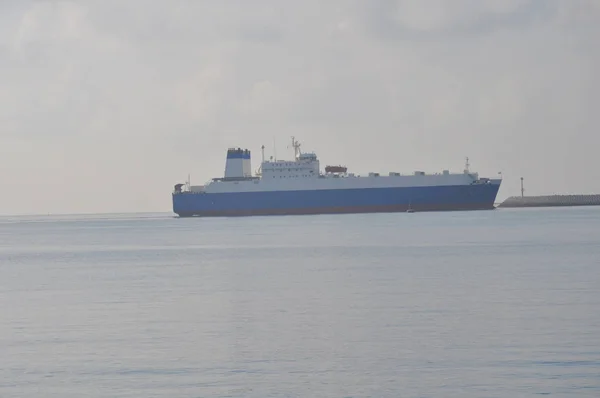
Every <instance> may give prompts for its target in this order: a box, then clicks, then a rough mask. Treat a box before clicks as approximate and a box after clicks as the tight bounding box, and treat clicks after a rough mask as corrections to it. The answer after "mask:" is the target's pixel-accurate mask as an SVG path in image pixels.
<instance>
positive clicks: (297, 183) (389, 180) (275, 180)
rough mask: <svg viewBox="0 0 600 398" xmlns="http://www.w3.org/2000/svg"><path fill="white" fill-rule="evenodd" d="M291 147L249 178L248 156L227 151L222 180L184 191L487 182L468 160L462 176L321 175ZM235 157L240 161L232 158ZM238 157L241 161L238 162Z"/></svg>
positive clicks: (309, 157)
mask: <svg viewBox="0 0 600 398" xmlns="http://www.w3.org/2000/svg"><path fill="white" fill-rule="evenodd" d="M292 145H293V147H294V160H264V154H263V161H262V163H261V167H260V169H259V170H260V171H259V172H257V175H256V176H251V172H250V170H251V168H250V167H251V164H250V162H251V159H250V152H249V151H248V150H241V149H236V150H234V149H230V150H229V152H228V159H227V163H226V172H225V178H214V179H213V180H212V181H210V182H208V183H207V184H206V185H203V186H191V187H188V190H189V191H191V192H197V193H202V192H205V193H232V192H267V191H294V190H298V191H304V190H328V189H367V188H402V187H425V186H448V185H469V184H474V183H485V182H487V181H489V180H488V179H485V178H482V179H480V178H479V175H478V173H474V172H473V173H472V172H470V171H469V165H468V160H467V165H466V167H465V170H464V171H463V172H462V173H450V172H449V171H448V170H444V171H442V172H441V173H436V174H426V173H424V172H422V171H415V172H414V173H412V174H401V173H397V172H390V173H389V174H388V175H380V174H379V173H369V174H368V175H367V176H358V175H354V174H353V173H346V172H345V170H346V169H345V168H343V170H344V172H341V173H322V172H321V171H320V162H319V159H318V158H317V155H316V154H315V153H302V152H301V151H300V144H299V143H298V142H297V141H295V140H294V138H293V137H292ZM263 150H264V147H263ZM232 151H233V152H232ZM240 153H242V155H239V154H240ZM230 156H231V157H234V158H233V159H232V158H230ZM236 156H237V157H240V158H239V159H238V158H235V157H236ZM242 156H243V157H245V158H241V157H242ZM240 174H241V175H240Z"/></svg>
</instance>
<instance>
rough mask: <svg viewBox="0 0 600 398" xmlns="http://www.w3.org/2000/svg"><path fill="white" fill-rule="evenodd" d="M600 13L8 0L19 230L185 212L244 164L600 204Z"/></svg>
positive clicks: (1, 62)
mask: <svg viewBox="0 0 600 398" xmlns="http://www.w3.org/2000/svg"><path fill="white" fill-rule="evenodd" d="M598 70H600V1H598V0H489V1H486V0H364V1H355V0H345V1H344V0H327V1H323V0H318V1H317V0H302V1H282V0H273V1H269V0H252V1H248V0H214V1H201V0H187V1H186V0H169V1H165V0H156V1H153V0H139V1H138V0H125V1H124V0H115V1H107V0H98V1H92V0H88V1H81V0H80V1H51V0H39V1H26V0H18V1H17V0H15V1H11V0H2V1H0V143H1V146H0V148H1V149H0V166H1V170H0V214H22V213H48V212H50V213H78V212H121V211H123V212H125V211H170V210H171V196H170V195H171V191H172V189H173V185H174V184H175V183H177V182H184V180H185V179H186V178H187V175H188V173H190V174H191V178H192V183H193V184H201V183H203V182H205V181H206V180H208V179H209V178H211V177H217V176H221V175H222V174H223V169H224V165H225V152H226V149H227V147H229V146H241V147H247V148H249V149H251V150H252V151H253V169H256V168H257V167H258V165H259V162H260V146H261V145H262V144H265V145H266V146H267V149H268V150H267V155H271V154H272V147H273V139H274V138H275V139H276V143H277V155H278V157H291V156H292V150H291V149H289V148H288V145H289V140H290V138H289V137H290V136H292V135H294V136H296V138H297V139H299V140H300V141H301V142H302V143H303V148H304V149H305V150H314V151H316V152H317V154H318V155H319V157H320V158H321V161H322V167H324V166H325V164H340V163H341V164H345V165H346V166H348V167H349V169H350V171H354V172H358V173H367V172H369V171H379V172H382V173H387V172H388V171H400V172H412V171H414V170H425V171H428V172H438V171H441V170H442V169H444V168H449V169H451V170H453V171H460V170H461V169H462V168H463V165H464V158H465V156H469V158H470V161H471V167H472V169H473V170H476V171H479V172H480V174H482V175H490V176H496V175H497V172H498V171H502V172H503V175H504V182H503V186H502V188H501V190H500V193H499V199H504V198H506V197H507V196H509V195H513V194H518V191H519V185H520V182H519V177H520V176H524V177H525V185H526V189H527V193H529V194H546V193H571V192H579V193H600V165H599V161H598V153H599V150H600V138H599V133H600V130H599V126H600V94H599V92H600V78H599V77H598Z"/></svg>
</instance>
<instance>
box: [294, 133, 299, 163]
mask: <svg viewBox="0 0 600 398" xmlns="http://www.w3.org/2000/svg"><path fill="white" fill-rule="evenodd" d="M292 148H294V159H295V160H298V157H299V156H300V143H299V142H298V141H296V138H295V137H293V136H292Z"/></svg>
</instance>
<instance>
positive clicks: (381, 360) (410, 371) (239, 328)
mask: <svg viewBox="0 0 600 398" xmlns="http://www.w3.org/2000/svg"><path fill="white" fill-rule="evenodd" d="M0 299H1V302H2V309H1V312H0V344H1V345H0V350H1V351H0V354H1V355H0V364H1V366H0V397H3V398H7V397H19V398H29V397H36V398H37V397H78V398H79V397H207V396H217V397H222V396H223V397H224V396H231V397H367V396H369V397H462V398H464V397H530V396H531V397H535V396H540V395H544V396H545V395H549V396H552V397H594V398H597V397H600V208H572V209H501V210H500V209H499V210H496V211H481V212H455V213H414V214H406V213H402V214H375V215H372V214H371V215H334V216H291V217H256V218H230V219H228V218H221V219H177V218H173V217H172V216H171V215H170V214H143V215H96V216H49V217H43V216H40V217H0Z"/></svg>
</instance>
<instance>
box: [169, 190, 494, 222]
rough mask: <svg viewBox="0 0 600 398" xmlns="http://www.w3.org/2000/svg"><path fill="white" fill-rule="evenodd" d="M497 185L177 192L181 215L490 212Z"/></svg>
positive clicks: (176, 209)
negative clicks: (412, 211)
mask: <svg viewBox="0 0 600 398" xmlns="http://www.w3.org/2000/svg"><path fill="white" fill-rule="evenodd" d="M499 188H500V185H499V184H475V185H459V186H431V187H403V188H368V189H331V190H313V191H308V190H306V191H271V192H236V193H189V192H184V193H175V194H173V212H174V213H176V214H178V215H179V216H181V217H192V216H200V217H211V216H212V217H215V216H256V215H292V214H334V213H380V212H401V211H406V210H408V209H412V210H414V211H450V210H488V209H494V201H495V199H496V194H497V193H498V189H499Z"/></svg>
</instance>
